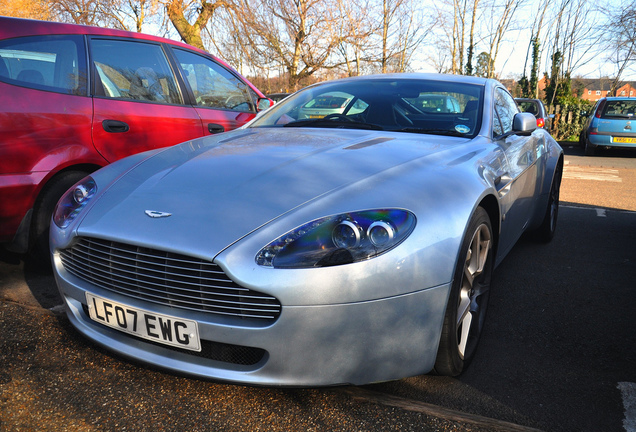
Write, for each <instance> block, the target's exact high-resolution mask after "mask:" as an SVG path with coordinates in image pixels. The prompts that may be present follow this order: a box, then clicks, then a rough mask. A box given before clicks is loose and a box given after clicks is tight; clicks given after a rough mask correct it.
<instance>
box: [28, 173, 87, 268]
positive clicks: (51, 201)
mask: <svg viewBox="0 0 636 432" xmlns="http://www.w3.org/2000/svg"><path fill="white" fill-rule="evenodd" d="M86 176H87V173H86V172H84V171H65V172H62V173H60V174H58V175H57V176H55V177H53V178H52V179H51V180H50V181H49V182H48V183H47V184H46V186H44V189H42V192H41V193H40V196H39V197H38V199H37V200H36V202H35V206H34V208H33V210H34V214H33V221H32V224H31V233H30V248H29V256H28V258H30V261H31V263H32V264H35V265H36V266H37V267H41V268H42V269H48V268H50V265H51V256H50V251H49V227H50V224H51V217H52V216H53V210H55V205H56V204H57V202H58V201H59V199H60V198H61V197H62V195H63V194H64V192H66V191H67V190H68V189H69V188H70V187H71V186H73V185H74V184H75V183H77V182H78V181H80V180H81V179H83V178H84V177H86Z"/></svg>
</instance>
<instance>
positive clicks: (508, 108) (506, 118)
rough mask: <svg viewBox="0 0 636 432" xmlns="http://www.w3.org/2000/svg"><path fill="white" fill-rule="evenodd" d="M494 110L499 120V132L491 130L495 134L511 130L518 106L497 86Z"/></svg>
mask: <svg viewBox="0 0 636 432" xmlns="http://www.w3.org/2000/svg"><path fill="white" fill-rule="evenodd" d="M495 111H496V112H497V115H498V116H499V120H500V121H501V128H502V131H501V133H497V131H493V132H494V134H495V135H502V134H506V133H508V132H511V131H512V121H513V119H514V117H515V114H517V113H518V112H519V108H518V107H517V104H516V103H515V100H514V99H513V98H512V96H510V95H509V94H508V93H506V92H505V91H504V90H502V89H500V88H498V89H496V90H495Z"/></svg>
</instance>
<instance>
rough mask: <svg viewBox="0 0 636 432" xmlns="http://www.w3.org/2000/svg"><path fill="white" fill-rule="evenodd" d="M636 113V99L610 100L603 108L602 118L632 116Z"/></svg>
mask: <svg viewBox="0 0 636 432" xmlns="http://www.w3.org/2000/svg"><path fill="white" fill-rule="evenodd" d="M634 115H636V99H628V100H609V101H607V103H606V104H605V107H604V108H603V112H602V113H601V118H630V117H634Z"/></svg>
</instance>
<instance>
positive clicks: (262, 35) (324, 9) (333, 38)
mask: <svg viewBox="0 0 636 432" xmlns="http://www.w3.org/2000/svg"><path fill="white" fill-rule="evenodd" d="M236 5H237V6H236V7H235V10H240V11H241V12H240V14H238V15H237V19H238V20H239V21H240V24H241V27H242V29H241V34H242V35H243V37H244V39H245V44H244V45H249V46H250V47H251V49H254V50H255V51H256V52H257V53H258V54H259V55H260V56H261V57H269V59H270V62H271V63H272V64H274V65H276V66H277V67H280V68H281V69H283V70H284V72H285V73H286V74H287V76H288V80H289V88H288V89H287V90H295V89H297V88H298V86H299V82H300V81H301V80H303V79H305V78H308V77H310V76H312V75H313V74H315V73H316V72H318V71H320V70H326V69H332V68H335V67H339V66H341V65H342V62H339V61H337V60H336V59H335V56H334V53H335V52H336V50H337V49H338V47H339V46H340V42H341V40H342V35H341V34H340V32H339V31H338V26H337V23H336V16H335V14H336V12H335V11H337V10H338V9H337V5H336V3H335V0H236Z"/></svg>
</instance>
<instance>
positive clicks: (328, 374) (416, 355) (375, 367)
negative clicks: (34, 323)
mask: <svg viewBox="0 0 636 432" xmlns="http://www.w3.org/2000/svg"><path fill="white" fill-rule="evenodd" d="M54 261H55V263H54V264H55V265H54V273H55V277H56V280H57V284H58V287H59V290H60V293H61V294H62V297H63V299H64V302H65V306H66V312H67V315H68V317H69V319H70V321H71V323H72V324H73V325H74V326H75V327H76V328H77V330H79V332H80V333H82V334H83V335H84V336H86V337H87V338H89V339H91V340H92V341H94V342H96V343H97V344H99V345H101V346H102V347H104V348H106V349H107V350H110V351H113V352H115V353H117V354H119V355H121V356H124V357H126V358H129V359H132V360H135V361H139V362H142V363H145V364H149V365H152V366H156V367H159V368H162V369H166V370H168V371H171V372H176V373H185V374H187V375H191V376H195V377H199V378H206V379H214V380H220V381H228V382H235V383H245V384H255V385H268V386H324V385H337V384H365V383H371V382H378V381H387V380H392V379H399V378H403V377H407V376H413V375H418V374H422V373H426V372H429V371H430V370H431V369H432V368H433V366H434V362H435V358H436V355H437V347H438V343H439V338H440V331H441V327H442V322H443V317H444V311H445V307H446V300H447V298H448V292H449V289H450V285H448V284H445V285H441V286H437V287H433V288H428V289H423V290H420V291H417V292H413V293H410V294H405V295H400V296H394V297H389V298H384V299H379V300H372V301H361V302H352V303H343V304H330V305H315V306H286V305H285V303H284V301H282V304H283V307H282V311H281V314H280V316H279V318H278V319H277V320H276V321H275V322H274V323H272V324H270V325H267V326H260V327H259V326H254V325H251V326H250V325H246V326H241V325H236V323H229V322H222V321H221V320H219V319H217V318H216V317H213V316H210V315H209V314H205V313H203V312H191V311H187V310H181V309H177V308H170V307H167V306H164V305H159V304H153V303H148V302H143V301H140V300H136V299H133V298H129V297H126V296H122V295H119V294H116V293H113V292H110V291H107V290H104V289H101V288H99V287H97V286H94V285H91V284H89V283H87V282H85V281H83V280H80V279H78V278H76V277H75V276H73V275H71V274H69V273H67V272H65V270H64V268H63V267H62V265H61V263H60V261H59V259H55V260H54ZM86 290H88V291H90V292H91V293H93V294H95V295H99V296H102V297H106V298H109V299H111V300H113V301H116V302H120V303H124V304H127V305H129V306H132V307H137V308H141V309H145V310H148V311H151V312H155V313H158V314H167V315H172V316H177V317H181V318H185V319H192V320H195V321H197V323H198V327H199V333H200V336H201V341H202V343H206V344H209V345H211V346H212V347H213V348H212V349H220V350H224V349H228V347H230V349H233V348H232V347H237V348H238V349H242V348H244V349H246V350H257V351H261V352H263V355H262V357H261V358H260V360H258V361H257V362H255V363H253V364H237V363H232V362H227V361H222V360H219V357H218V356H214V355H213V356H212V357H205V356H201V355H195V354H193V353H192V352H190V351H187V350H179V349H174V348H171V347H168V346H164V345H159V344H156V343H153V342H148V341H145V340H142V339H138V338H136V337H132V336H129V335H128V334H126V333H122V332H119V331H117V330H114V329H111V328H109V327H106V326H103V325H102V324H99V323H97V322H94V321H92V320H91V319H90V317H89V316H88V315H87V313H86V305H85V303H86V300H85V292H86ZM215 347H216V348H215Z"/></svg>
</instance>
